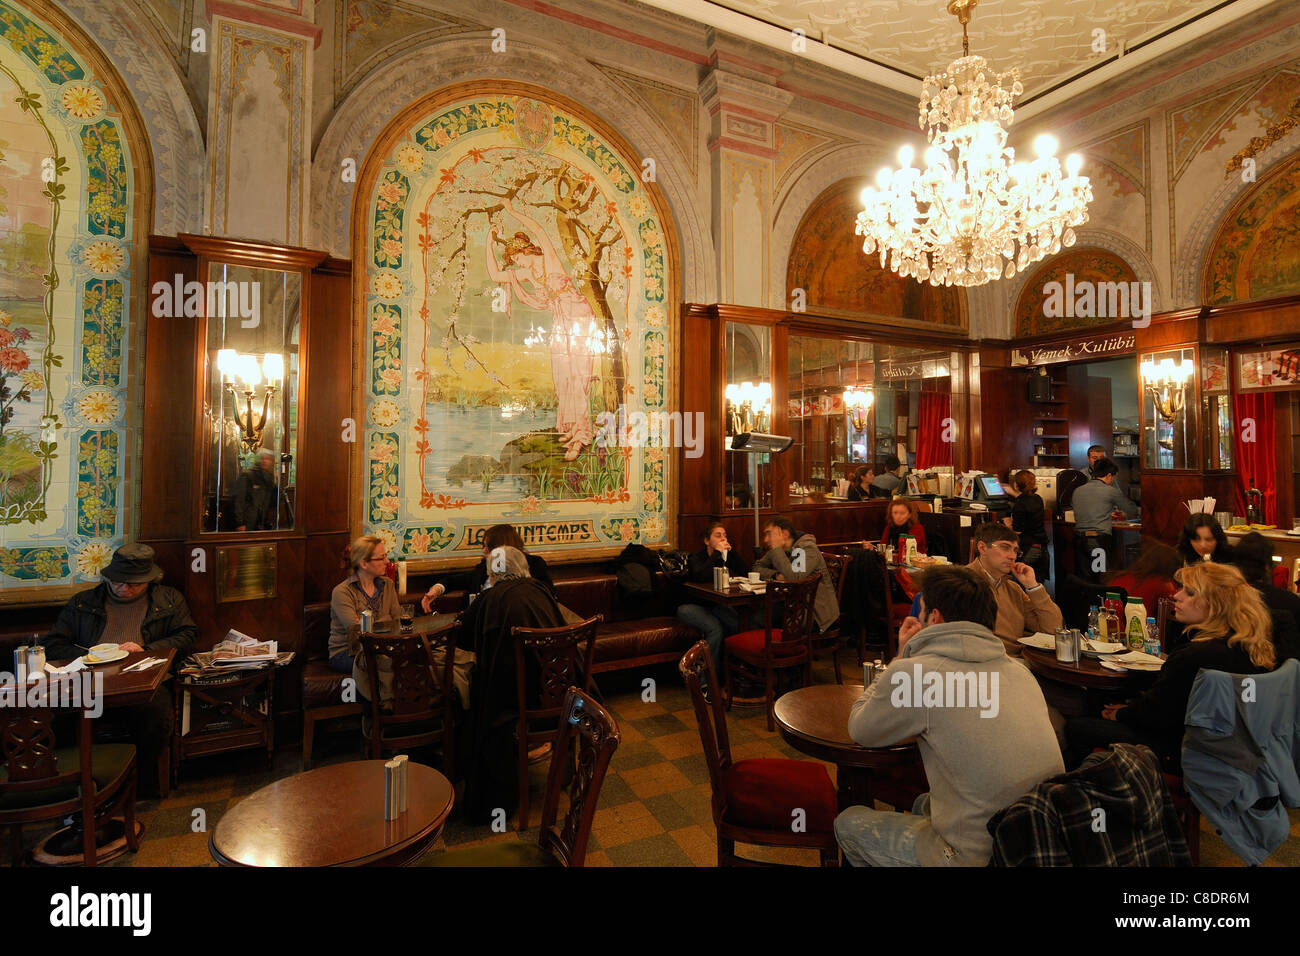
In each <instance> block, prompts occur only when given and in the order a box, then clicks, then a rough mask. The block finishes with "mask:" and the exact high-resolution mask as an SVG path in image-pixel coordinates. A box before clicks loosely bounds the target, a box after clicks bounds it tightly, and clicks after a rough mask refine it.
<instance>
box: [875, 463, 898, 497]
mask: <svg viewBox="0 0 1300 956" xmlns="http://www.w3.org/2000/svg"><path fill="white" fill-rule="evenodd" d="M902 470H903V464H902V462H900V461H899V460H898V456H897V455H890V456H889V457H887V458H886V459H885V471H884V474H880V475H877V476H876V479H875V481H873V482H872V483H871V497H873V498H892V497H894V492H896V491H897V490H898V489H899V487H900V486H901V485H902V484H903V479H902V476H901V475H899V472H900V471H902Z"/></svg>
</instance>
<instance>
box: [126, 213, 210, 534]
mask: <svg viewBox="0 0 1300 956" xmlns="http://www.w3.org/2000/svg"><path fill="white" fill-rule="evenodd" d="M197 274H198V261H197V259H195V257H194V255H193V254H192V253H191V252H190V251H189V250H187V249H186V248H185V247H184V246H183V245H182V244H181V243H179V242H177V241H176V240H175V239H168V238H164V237H158V236H155V237H153V238H151V239H150V243H149V288H150V289H152V288H153V286H154V283H155V282H165V283H167V284H168V285H172V284H173V283H175V281H176V276H177V275H179V276H181V282H182V284H184V283H186V282H190V281H193V280H194V279H195V278H196V276H197ZM151 301H152V300H151ZM145 322H146V324H145V341H146V343H147V344H146V347H145V356H144V368H145V377H144V420H143V422H142V423H141V434H142V438H143V441H142V443H141V444H142V445H143V450H142V462H141V471H140V501H141V507H140V534H139V539H140V540H141V541H146V542H149V543H151V544H152V543H154V542H156V541H160V540H164V539H165V540H172V541H182V540H184V539H185V538H188V537H189V535H190V514H191V512H192V510H193V507H194V498H195V496H194V493H193V474H194V469H193V467H192V458H193V448H194V408H193V406H192V405H191V397H192V396H193V395H194V394H196V392H197V389H198V384H197V382H196V381H195V374H196V373H195V368H194V355H195V349H196V341H195V340H196V338H197V331H196V325H195V322H194V320H193V319H186V318H185V317H184V316H175V317H170V316H156V315H154V314H153V309H152V308H149V309H148V310H147V312H146V320H145Z"/></svg>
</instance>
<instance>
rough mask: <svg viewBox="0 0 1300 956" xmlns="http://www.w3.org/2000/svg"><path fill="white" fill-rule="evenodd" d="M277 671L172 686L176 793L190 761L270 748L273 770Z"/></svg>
mask: <svg viewBox="0 0 1300 956" xmlns="http://www.w3.org/2000/svg"><path fill="white" fill-rule="evenodd" d="M275 671H276V668H275V667H273V666H271V667H263V668H260V669H258V670H253V671H248V670H240V671H236V672H233V673H231V674H220V675H218V676H216V677H211V678H195V677H182V678H180V679H178V680H176V681H173V687H174V693H175V698H176V711H175V714H176V720H175V726H174V728H173V730H172V760H171V764H172V786H173V787H175V786H176V783H177V778H178V777H179V775H180V763H181V761H182V760H184V759H185V758H187V757H199V756H203V755H205V754H217V753H227V752H229V751H232V750H249V749H253V748H257V747H265V748H266V765H267V768H268V769H269V768H270V766H271V761H272V758H273V755H274V752H275V719H274V715H275V708H274V696H275Z"/></svg>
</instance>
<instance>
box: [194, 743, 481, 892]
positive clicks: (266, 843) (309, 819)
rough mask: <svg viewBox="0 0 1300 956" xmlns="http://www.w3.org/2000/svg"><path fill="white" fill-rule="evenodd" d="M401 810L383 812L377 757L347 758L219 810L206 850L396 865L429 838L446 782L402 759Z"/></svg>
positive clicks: (241, 859) (448, 796) (227, 862)
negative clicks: (404, 779)
mask: <svg viewBox="0 0 1300 956" xmlns="http://www.w3.org/2000/svg"><path fill="white" fill-rule="evenodd" d="M407 767H408V768H409V769H408V771H407V773H408V779H407V791H406V792H407V798H406V799H407V803H406V812H405V813H401V814H399V815H398V817H397V818H396V819H394V820H385V819H384V761H382V760H352V761H348V762H347V763H338V764H331V765H329V766H327V767H319V768H317V769H316V770H309V771H307V772H306V773H300V774H296V775H294V776H292V777H286V778H285V779H283V780H279V781H277V782H275V783H273V784H270V785H268V786H265V787H263V788H262V789H261V790H258V791H257V792H255V793H253V794H252V795H251V796H249V797H246V798H245V799H243V800H241V801H240V802H239V803H237V804H235V806H234V807H232V808H231V809H230V810H228V811H226V813H225V814H224V815H223V816H222V817H221V819H220V821H218V823H217V826H216V828H215V829H214V830H213V831H212V836H211V837H210V838H209V841H208V852H209V853H211V854H212V859H214V860H216V861H217V862H218V863H220V864H221V865H222V866H403V865H405V864H408V863H413V862H414V861H415V860H417V859H419V858H420V857H421V856H423V855H424V853H425V852H426V851H427V850H428V849H429V848H430V847H431V846H432V845H433V844H434V842H435V841H437V839H438V836H439V835H440V834H441V833H442V828H443V825H444V824H445V823H446V821H447V816H448V814H450V813H451V806H452V802H453V801H454V800H455V796H456V794H455V791H454V790H453V789H452V785H451V782H450V781H449V780H448V779H447V778H446V777H444V776H443V775H442V774H440V773H439V772H438V771H436V770H434V769H433V768H432V767H426V766H425V765H424V764H419V763H414V762H408V764H407Z"/></svg>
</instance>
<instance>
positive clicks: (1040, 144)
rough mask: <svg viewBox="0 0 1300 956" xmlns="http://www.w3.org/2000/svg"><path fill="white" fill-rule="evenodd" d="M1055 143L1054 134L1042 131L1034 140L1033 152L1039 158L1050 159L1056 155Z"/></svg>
mask: <svg viewBox="0 0 1300 956" xmlns="http://www.w3.org/2000/svg"><path fill="white" fill-rule="evenodd" d="M1057 145H1058V144H1057V142H1056V137H1055V136H1052V135H1051V134H1049V133H1043V134H1042V135H1041V136H1039V137H1037V138H1036V139H1035V140H1034V153H1035V154H1036V155H1037V156H1038V158H1039V159H1050V158H1051V157H1052V156H1055V155H1056V147H1057Z"/></svg>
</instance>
